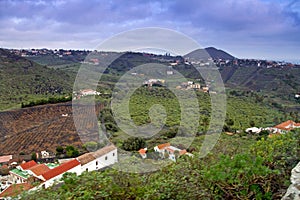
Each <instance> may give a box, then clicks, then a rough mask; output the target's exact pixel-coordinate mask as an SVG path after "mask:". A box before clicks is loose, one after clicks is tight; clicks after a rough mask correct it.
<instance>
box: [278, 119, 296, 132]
mask: <svg viewBox="0 0 300 200" xmlns="http://www.w3.org/2000/svg"><path fill="white" fill-rule="evenodd" d="M295 124H296V123H295V122H294V121H292V120H288V121H286V122H283V123H281V124H278V125H276V126H275V128H278V129H282V130H292V129H293V128H294V126H295Z"/></svg>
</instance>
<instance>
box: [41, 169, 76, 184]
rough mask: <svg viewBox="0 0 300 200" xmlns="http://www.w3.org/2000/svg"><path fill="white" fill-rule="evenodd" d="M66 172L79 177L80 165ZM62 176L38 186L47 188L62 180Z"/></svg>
mask: <svg viewBox="0 0 300 200" xmlns="http://www.w3.org/2000/svg"><path fill="white" fill-rule="evenodd" d="M66 172H71V173H76V174H77V176H79V175H80V174H81V165H77V166H76V167H74V168H72V169H70V170H68V171H66ZM66 172H65V173H66ZM63 174H64V173H62V174H60V175H58V176H55V177H53V178H51V179H49V180H47V181H45V182H44V183H43V184H41V185H40V187H43V188H48V187H50V186H52V185H53V183H54V182H55V181H59V180H60V179H61V178H62V176H63Z"/></svg>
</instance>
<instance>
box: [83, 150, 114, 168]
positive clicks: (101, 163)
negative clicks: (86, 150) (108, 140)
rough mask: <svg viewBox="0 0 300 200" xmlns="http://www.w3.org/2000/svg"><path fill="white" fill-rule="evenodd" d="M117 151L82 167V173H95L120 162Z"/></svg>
mask: <svg viewBox="0 0 300 200" xmlns="http://www.w3.org/2000/svg"><path fill="white" fill-rule="evenodd" d="M117 153H118V151H117V149H115V150H113V151H111V152H109V153H107V154H105V155H103V156H101V157H99V158H97V159H95V160H93V161H91V162H89V163H87V164H85V165H82V166H81V172H84V171H95V170H98V169H101V168H103V167H106V166H109V165H112V164H114V163H116V162H118V154H117Z"/></svg>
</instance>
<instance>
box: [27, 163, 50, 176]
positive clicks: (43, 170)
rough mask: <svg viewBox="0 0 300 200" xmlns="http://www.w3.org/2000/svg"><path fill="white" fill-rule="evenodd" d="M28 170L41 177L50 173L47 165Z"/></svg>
mask: <svg viewBox="0 0 300 200" xmlns="http://www.w3.org/2000/svg"><path fill="white" fill-rule="evenodd" d="M28 170H30V171H32V172H33V173H34V174H35V175H37V176H39V175H42V174H44V173H46V172H47V171H49V170H50V168H49V167H48V166H47V165H45V164H37V165H35V166H33V167H30V168H29V169H28Z"/></svg>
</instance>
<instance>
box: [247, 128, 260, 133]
mask: <svg viewBox="0 0 300 200" xmlns="http://www.w3.org/2000/svg"><path fill="white" fill-rule="evenodd" d="M261 130H262V129H261V128H257V127H251V128H247V129H246V133H260V132H261Z"/></svg>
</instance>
